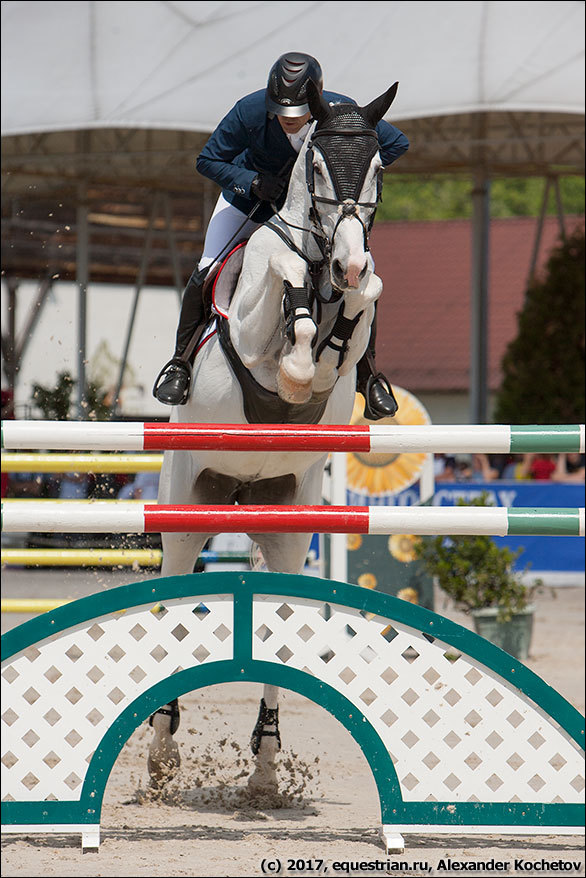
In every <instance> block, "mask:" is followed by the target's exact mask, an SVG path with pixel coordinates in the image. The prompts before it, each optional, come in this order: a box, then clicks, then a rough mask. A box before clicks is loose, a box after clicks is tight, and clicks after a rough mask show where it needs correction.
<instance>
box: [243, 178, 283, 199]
mask: <svg viewBox="0 0 586 878" xmlns="http://www.w3.org/2000/svg"><path fill="white" fill-rule="evenodd" d="M284 188H285V181H284V180H283V179H281V177H275V176H274V175H273V174H259V175H258V176H257V177H255V178H254V180H253V181H252V183H251V185H250V191H251V192H252V194H253V195H256V197H257V198H258V199H259V200H260V201H275V200H276V199H277V198H278V197H279V195H280V194H281V192H282V191H283V189H284Z"/></svg>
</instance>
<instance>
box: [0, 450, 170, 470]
mask: <svg viewBox="0 0 586 878" xmlns="http://www.w3.org/2000/svg"><path fill="white" fill-rule="evenodd" d="M162 464H163V455H162V454H144V453H142V452H140V451H139V452H137V453H136V454H20V453H17V454H12V453H10V452H4V453H3V454H2V462H1V466H2V472H3V473H27V472H28V473H67V472H75V473H140V472H158V471H159V470H160V469H161V466H162Z"/></svg>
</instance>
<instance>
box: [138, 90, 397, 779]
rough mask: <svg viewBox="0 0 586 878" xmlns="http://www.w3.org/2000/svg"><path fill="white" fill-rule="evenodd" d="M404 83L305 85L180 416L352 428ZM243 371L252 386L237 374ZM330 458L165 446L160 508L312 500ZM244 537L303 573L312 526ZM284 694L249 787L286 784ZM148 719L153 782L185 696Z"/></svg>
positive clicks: (176, 542) (172, 753)
mask: <svg viewBox="0 0 586 878" xmlns="http://www.w3.org/2000/svg"><path fill="white" fill-rule="evenodd" d="M396 89H397V84H396V83H395V85H394V86H392V87H391V88H390V89H389V90H388V91H387V92H385V93H384V94H383V95H381V96H380V97H379V98H377V99H376V100H374V101H372V102H371V103H370V104H368V106H366V107H362V108H360V107H356V106H355V105H353V104H340V105H335V106H330V105H329V104H327V103H326V102H325V100H324V99H323V98H322V96H321V94H320V93H319V92H318V91H317V89H316V88H315V87H314V86H313V83H310V88H309V105H310V109H311V112H312V116H313V118H314V119H315V120H316V122H315V123H314V125H313V127H312V129H311V131H310V133H309V135H308V137H307V139H306V142H305V144H304V146H303V147H302V149H301V151H300V153H299V156H298V158H297V161H296V163H295V166H294V168H293V171H292V175H291V180H290V184H289V189H288V193H287V198H286V202H285V205H284V207H283V208H282V210H281V211H280V213H279V214H277V215H275V216H274V217H273V218H272V219H271V220H270V221H269V222H268V223H266V224H265V225H263V226H261V227H260V228H259V229H258V230H257V231H256V232H254V234H253V235H252V236H251V238H250V241H249V243H248V244H247V245H246V248H245V251H244V259H243V264H242V270H241V273H240V277H239V280H238V284H237V287H236V290H235V293H234V296H233V298H232V301H231V304H230V306H229V311H228V320H222V319H221V318H219V325H218V333H217V334H215V335H213V336H212V337H211V338H210V339H209V341H207V343H206V344H204V345H203V347H202V348H201V350H200V352H199V353H198V355H197V357H196V360H195V364H194V374H193V382H192V394H191V398H190V400H189V401H188V403H187V404H186V405H184V406H180V407H177V408H174V409H173V412H172V416H171V421H173V422H178V421H182V422H195V423H216V424H221V423H246V422H247V420H250V421H256V422H265V423H276V422H281V423H286V422H293V423H323V424H346V423H348V421H349V419H350V416H351V412H352V407H353V402H354V394H355V366H356V363H357V362H358V360H359V359H360V357H361V356H362V355H363V354H364V352H365V350H366V346H367V344H368V340H369V333H370V325H371V322H372V320H373V317H374V305H375V302H376V300H377V299H378V297H379V295H380V293H381V291H382V282H381V280H380V278H378V277H377V276H376V275H375V274H374V270H373V269H374V266H373V261H372V258H371V255H370V252H369V250H368V232H369V231H370V227H371V224H372V220H373V218H374V213H375V210H376V204H377V201H378V199H379V196H380V185H381V180H382V164H381V159H380V156H379V152H378V141H377V139H376V132H375V130H374V129H375V126H376V124H377V123H378V122H379V121H380V119H382V117H383V115H384V114H385V113H386V111H387V110H388V108H389V106H390V105H391V103H392V101H393V98H394V97H395V94H396ZM311 279H313V283H312V280H311ZM240 371H242V372H243V375H244V377H243V378H242V381H243V383H244V389H243V387H242V386H241V383H239V380H237V378H236V375H235V373H237V372H240ZM247 382H248V384H251V385H252V386H251V387H250V386H249V387H247V386H246V383H247ZM255 382H256V383H255ZM326 459H327V455H326V454H323V453H314V454H311V453H306V452H303V453H295V452H293V453H290V452H287V453H279V452H271V453H268V454H266V453H262V452H247V453H238V454H235V453H234V452H230V451H223V450H222V449H221V448H219V449H217V450H213V451H197V452H188V451H167V452H165V455H164V462H163V469H162V472H161V481H160V489H159V503H165V504H168V503H175V504H190V505H200V504H212V505H223V504H234V503H235V502H238V503H240V504H296V505H317V504H320V503H321V502H322V496H321V488H322V479H323V470H324V466H325V463H326ZM211 536H212V534H207V533H192V534H183V533H181V534H164V535H163V566H162V570H161V573H162V575H163V576H173V575H178V574H185V573H190V572H191V571H192V570H193V566H194V561H195V559H196V558H197V556H198V554H199V552H200V550H201V549H202V547H203V546H204V544H205V542H206V541H207V540H208V539H209V538H210V537H211ZM249 536H250V538H251V539H252V540H254V541H255V542H256V543H257V544H258V545H259V547H260V549H261V551H262V555H263V558H264V561H265V564H266V566H267V568H268V570H271V571H275V572H281V573H299V572H301V570H302V569H303V566H304V563H305V560H306V557H307V552H308V549H309V544H310V541H311V535H308V534H297V533H295V534H255V533H251V534H249ZM277 700H278V689H277V688H276V687H275V686H270V685H266V686H265V687H264V692H263V699H262V700H261V708H260V712H259V717H258V720H257V724H256V727H255V729H254V732H253V737H252V742H251V743H252V749H253V753H254V754H255V757H256V758H255V768H254V772H253V774H252V775H251V777H250V778H249V786H251V787H252V788H253V789H268V790H271V791H275V790H276V789H277V775H276V763H275V759H276V753H277V751H278V749H279V747H280V738H279V734H278V713H277V711H278V707H277ZM151 724H152V726H153V729H154V736H153V740H152V742H151V746H150V749H149V760H148V766H149V772H150V775H151V780H152V783H153V784H158V783H161V782H163V780H164V778H165V777H166V776H169V774H172V773H173V771H174V770H175V768H176V767H177V766H178V764H179V752H178V748H177V744H176V742H175V741H174V740H173V733H174V731H175V730H176V728H177V726H178V724H179V711H178V705H177V702H175V703H172V704H170V705H166V706H165V707H163V708H162V709H161V710H160V711H158V712H157V713H156V714H154V715H153V717H152V718H151Z"/></svg>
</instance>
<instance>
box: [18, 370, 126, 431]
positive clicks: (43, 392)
mask: <svg viewBox="0 0 586 878" xmlns="http://www.w3.org/2000/svg"><path fill="white" fill-rule="evenodd" d="M76 383H77V382H76V381H75V379H74V378H72V377H71V374H70V373H69V372H67V371H65V372H59V374H58V376H57V383H56V384H55V386H54V387H44V386H43V385H42V384H33V392H32V403H33V405H34V407H35V408H36V409H38V410H39V411H40V412H41V414H42V416H43V418H45V419H47V420H49V421H67V420H68V419H69V412H70V410H71V405H72V402H71V394H72V392H73V388H74V387H75V385H76ZM85 395H86V402H85V408H86V410H87V418H88V419H89V420H91V421H104V420H107V419H108V417H109V415H110V410H109V407H108V404H107V401H106V397H107V391H106V390H103V389H102V388H100V387H99V386H98V385H97V384H96V383H95V382H93V381H88V383H87V385H86V394H85Z"/></svg>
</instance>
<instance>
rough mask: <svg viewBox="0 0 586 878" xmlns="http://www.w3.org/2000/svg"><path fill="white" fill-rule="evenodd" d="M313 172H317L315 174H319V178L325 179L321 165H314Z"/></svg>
mask: <svg viewBox="0 0 586 878" xmlns="http://www.w3.org/2000/svg"><path fill="white" fill-rule="evenodd" d="M313 170H314V171H315V173H316V174H317V176H318V177H323V171H322V169H321V168H320V166H319V165H314V166H313Z"/></svg>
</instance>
